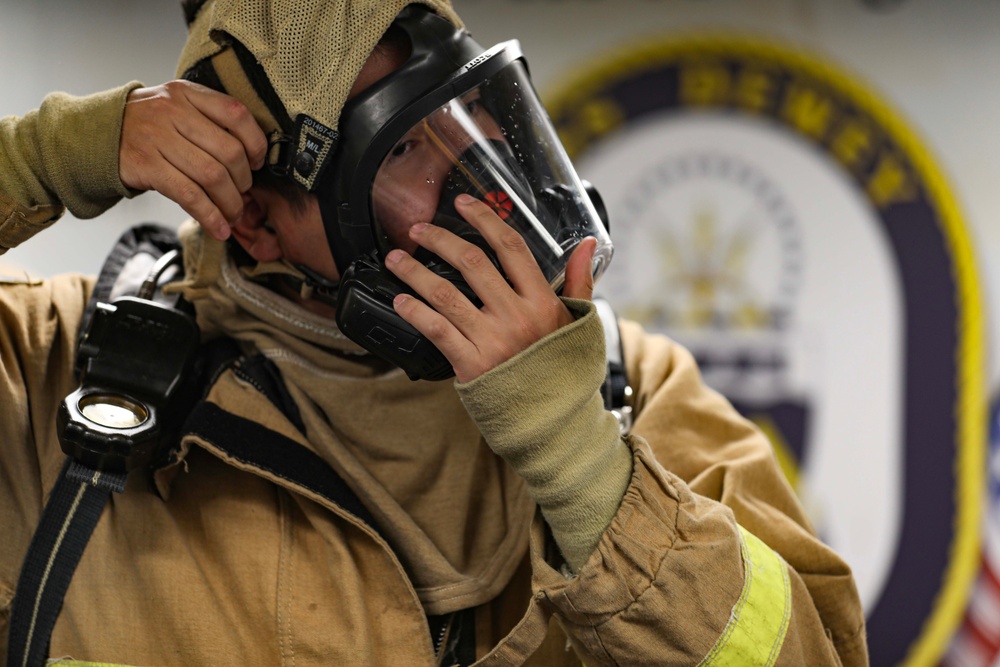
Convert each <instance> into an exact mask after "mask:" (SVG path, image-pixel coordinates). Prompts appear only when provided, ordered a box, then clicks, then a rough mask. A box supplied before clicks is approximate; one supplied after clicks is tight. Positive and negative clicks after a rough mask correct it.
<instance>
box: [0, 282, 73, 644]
mask: <svg viewBox="0 0 1000 667" xmlns="http://www.w3.org/2000/svg"><path fill="white" fill-rule="evenodd" d="M92 289H93V280H91V279H86V278H82V277H80V276H58V277H56V278H53V279H51V280H45V281H37V282H36V281H31V280H28V279H25V280H20V281H16V282H15V281H7V280H4V279H0V517H3V521H2V524H3V539H2V540H0V637H2V638H3V639H0V661H2V658H3V655H4V652H5V646H6V641H5V640H6V636H7V628H6V623H7V621H8V613H9V608H10V604H11V599H12V598H13V595H14V588H15V585H16V582H17V578H18V575H19V573H20V570H21V564H22V562H23V561H24V555H25V553H26V552H27V550H28V544H29V542H30V541H31V537H32V535H33V534H34V531H35V528H37V526H38V521H39V519H40V517H41V511H42V507H43V505H44V501H45V498H46V496H47V494H48V493H49V491H50V490H51V489H52V487H53V485H54V484H55V480H56V478H57V476H58V474H59V471H60V468H61V467H62V463H63V461H64V460H65V456H64V455H63V454H62V452H61V450H60V447H59V443H58V439H57V437H56V412H57V410H58V407H59V404H60V403H61V401H62V399H63V397H64V396H66V395H67V394H68V393H69V392H70V391H72V390H73V389H75V388H76V379H75V377H74V374H73V357H74V354H75V350H76V335H77V331H78V329H79V326H80V320H81V317H82V314H83V311H84V307H85V305H86V303H87V300H88V299H89V297H90V294H91V292H92Z"/></svg>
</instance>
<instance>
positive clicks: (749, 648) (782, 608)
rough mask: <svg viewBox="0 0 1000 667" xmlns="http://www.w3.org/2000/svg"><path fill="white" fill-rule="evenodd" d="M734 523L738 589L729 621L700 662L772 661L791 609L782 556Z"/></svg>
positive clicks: (713, 666)
mask: <svg viewBox="0 0 1000 667" xmlns="http://www.w3.org/2000/svg"><path fill="white" fill-rule="evenodd" d="M739 529H740V551H741V553H742V556H743V591H742V592H741V593H740V599H739V600H737V601H736V604H735V605H734V606H733V611H732V613H731V614H730V616H729V623H728V624H727V625H726V629H725V630H724V631H723V633H722V635H721V636H720V637H719V640H718V641H717V642H715V646H713V647H712V650H711V651H709V653H708V655H707V656H705V659H704V660H702V661H701V663H700V665H701V667H737V666H739V667H757V666H758V665H759V666H761V667H772V665H774V663H775V661H777V659H778V654H779V653H780V652H781V645H782V644H783V643H784V641H785V633H786V632H787V631H788V619H789V618H790V617H791V615H792V589H791V584H790V583H789V581H788V566H787V565H786V564H785V561H784V559H782V558H781V556H779V555H778V554H776V553H775V552H774V551H772V550H771V548H770V547H768V546H767V545H766V544H764V543H763V542H761V541H760V540H759V539H758V538H757V536H755V535H754V534H753V533H751V532H750V531H748V530H746V529H745V528H744V527H743V526H739Z"/></svg>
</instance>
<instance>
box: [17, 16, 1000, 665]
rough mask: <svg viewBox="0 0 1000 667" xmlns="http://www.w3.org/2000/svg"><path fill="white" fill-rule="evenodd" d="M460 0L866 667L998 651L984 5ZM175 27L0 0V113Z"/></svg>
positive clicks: (106, 229)
mask: <svg viewBox="0 0 1000 667" xmlns="http://www.w3.org/2000/svg"><path fill="white" fill-rule="evenodd" d="M455 2H456V7H457V9H458V10H459V12H460V14H461V15H462V16H463V18H464V19H465V21H466V23H467V25H468V27H469V28H470V30H471V31H472V33H473V35H474V36H475V37H477V38H478V40H479V41H480V43H482V44H483V45H485V46H489V45H492V44H494V43H496V42H499V41H503V40H507V39H514V38H516V39H518V40H520V42H521V45H522V47H523V49H524V52H525V54H526V56H527V59H528V62H529V65H530V70H531V73H532V76H533V78H534V81H535V85H536V87H537V89H538V90H539V93H540V95H541V96H542V99H543V101H544V102H545V103H546V105H547V106H548V108H549V111H550V115H551V116H552V118H553V120H554V122H555V123H556V126H557V128H558V129H559V131H560V133H561V135H562V137H563V141H564V143H565V145H566V147H567V149H568V151H569V152H570V154H571V156H572V157H573V158H574V160H575V162H576V164H577V167H578V170H579V171H580V173H581V175H582V176H583V177H584V178H586V179H588V180H590V181H591V182H592V183H593V184H594V185H595V186H596V188H597V189H598V191H599V192H600V193H601V195H602V197H603V199H604V203H605V204H606V206H607V209H608V212H609V217H610V221H611V236H612V239H613V240H614V242H615V247H616V256H615V260H614V261H613V262H612V265H611V268H610V269H609V270H608V272H607V274H606V275H605V277H604V278H603V279H602V281H601V282H600V283H599V285H598V291H599V292H603V294H604V295H605V296H607V297H609V298H610V299H611V300H612V303H613V304H614V305H615V307H616V308H617V310H618V312H619V313H620V314H621V315H623V316H626V317H629V318H632V319H637V320H639V321H641V322H643V323H644V324H645V325H646V326H647V327H649V328H651V329H654V330H657V331H662V332H664V333H666V334H668V335H670V336H672V337H674V338H676V339H678V340H680V341H682V342H683V343H684V344H686V345H688V346H689V347H690V348H691V349H692V350H693V351H694V353H695V354H696V356H697V357H698V359H699V361H700V363H701V364H702V368H703V372H704V374H705V377H706V380H707V381H708V382H709V383H710V384H712V385H713V386H714V387H715V388H717V389H719V390H720V391H722V392H723V393H725V394H726V395H727V396H728V397H729V398H730V399H731V400H732V401H733V403H734V404H735V405H736V406H737V407H738V408H739V409H740V410H741V411H743V412H744V414H745V415H746V416H747V417H748V418H750V419H753V420H754V421H755V422H756V423H757V424H759V425H760V426H761V428H763V429H764V431H765V432H766V433H767V434H768V435H769V436H770V438H771V440H772V443H773V444H774V447H775V453H776V456H777V457H778V459H779V462H780V463H781V464H782V466H783V469H784V470H785V472H786V475H787V476H788V478H789V480H790V481H791V482H792V484H793V485H794V486H795V488H796V490H797V491H798V492H799V495H800V497H801V498H802V501H803V504H804V506H805V507H806V509H807V511H808V513H809V515H810V518H811V519H812V521H813V523H814V525H815V528H816V530H817V531H818V532H819V533H820V534H821V536H823V538H824V539H825V540H826V541H827V542H828V543H830V544H831V545H832V546H833V547H834V548H836V549H837V550H838V551H839V552H840V553H841V554H842V555H843V556H844V557H845V558H846V559H847V560H848V561H849V563H850V564H851V566H852V568H853V569H854V572H855V575H856V578H857V581H858V587H859V591H860V593H861V596H862V600H863V602H864V604H865V609H866V614H867V616H868V622H869V627H868V633H869V645H870V650H871V656H872V664H873V665H937V664H943V665H970V666H971V665H991V664H1000V663H997V653H998V645H1000V583H998V579H997V577H996V576H995V574H994V572H998V571H1000V513H997V514H995V513H994V512H993V511H991V507H992V505H993V504H995V503H996V498H997V495H998V492H997V485H996V484H995V482H994V480H993V477H992V476H991V474H990V470H991V467H992V468H996V470H997V473H998V475H1000V462H998V463H992V461H993V456H992V445H993V441H994V440H995V439H996V434H995V433H993V431H994V430H995V429H992V428H991V424H993V423H994V422H995V421H996V415H995V406H994V401H993V397H994V394H995V390H996V388H997V384H998V380H1000V379H998V377H997V374H998V370H1000V369H998V368H997V364H996V363H995V361H994V360H995V359H996V358H997V355H996V351H997V348H998V345H1000V338H998V336H997V335H996V332H997V317H998V313H1000V308H998V305H1000V304H998V303H997V302H996V300H997V298H1000V284H998V281H1000V273H998V271H1000V224H997V223H996V222H995V218H996V216H997V215H998V213H1000V187H997V184H998V183H1000V160H998V159H996V158H995V156H996V155H998V154H1000V86H998V85H997V83H996V82H997V81H1000V42H998V41H997V40H996V39H995V35H996V30H997V28H998V26H1000V3H998V2H996V1H995V0H963V2H960V3H958V2H947V1H946V0H881V1H879V0H867V1H862V0H838V1H837V2H832V1H827V0H455ZM184 38H185V29H184V23H183V18H182V15H181V11H180V7H179V3H178V2H174V1H173V0H155V1H153V0H142V2H139V0H90V1H89V2H87V3H78V2H70V1H68V0H59V1H57V0H34V1H33V2H30V3H29V2H15V1H14V0H0V58H2V60H3V62H4V65H3V66H2V72H3V75H2V77H3V83H4V86H3V89H4V94H3V95H2V96H0V115H8V114H14V115H21V114H24V113H25V112H27V111H29V110H31V109H33V108H35V107H37V106H38V104H39V103H40V101H41V100H42V98H43V97H44V96H45V94H47V93H48V92H50V91H53V90H62V91H67V92H70V93H75V94H86V93H90V92H95V91H99V90H103V89H106V88H110V87H112V86H116V85H120V84H122V83H124V82H127V81H130V80H140V81H143V82H144V83H146V84H156V83H161V82H163V81H166V80H169V79H171V78H173V76H174V67H175V64H176V61H177V55H178V54H179V52H180V48H181V45H182V44H183V41H184ZM184 217H185V216H184V214H183V212H182V211H181V210H180V209H179V208H178V207H176V206H174V205H172V204H171V203H169V202H167V201H165V200H164V199H162V198H161V197H159V196H158V195H156V194H155V193H148V194H145V195H142V196H140V197H137V198H136V199H134V200H131V201H126V202H123V203H121V204H120V205H118V206H117V207H115V208H114V209H112V210H111V211H110V212H108V213H107V214H105V215H103V216H101V217H100V218H98V219H96V220H85V221H78V220H74V219H72V218H70V217H67V218H66V219H64V220H63V221H61V222H60V223H59V224H58V225H57V226H56V227H54V228H53V229H51V230H49V231H46V232H44V233H42V234H41V235H40V236H38V237H36V238H34V239H33V240H32V241H31V242H29V243H27V244H25V245H24V246H22V247H20V248H16V249H14V250H12V251H11V252H9V253H7V254H6V255H4V256H3V257H2V258H0V264H2V265H3V272H5V273H8V274H10V273H17V272H28V273H31V274H34V275H52V274H55V273H58V272H65V271H81V272H88V273H93V272H96V271H97V270H99V268H100V265H101V262H102V260H103V258H104V256H105V254H106V253H107V251H108V249H109V248H110V246H111V245H112V244H113V242H114V240H115V239H116V238H117V237H118V235H119V234H120V233H121V232H122V231H123V230H124V229H125V228H126V227H128V226H131V225H133V224H136V223H139V222H146V221H155V222H160V223H162V224H166V225H170V226H176V225H177V224H179V223H180V222H181V221H182V220H183V219H184ZM994 526H998V527H997V528H994ZM994 531H996V536H995V535H994Z"/></svg>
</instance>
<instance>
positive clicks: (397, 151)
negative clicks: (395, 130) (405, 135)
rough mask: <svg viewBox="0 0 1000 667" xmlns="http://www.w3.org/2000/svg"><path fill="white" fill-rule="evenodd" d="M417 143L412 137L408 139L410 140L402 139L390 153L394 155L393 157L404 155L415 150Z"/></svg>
mask: <svg viewBox="0 0 1000 667" xmlns="http://www.w3.org/2000/svg"><path fill="white" fill-rule="evenodd" d="M415 143H416V142H415V141H413V140H412V139H408V140H405V141H400V142H399V143H398V144H396V145H395V146H394V147H393V149H392V151H391V153H390V155H392V157H400V156H402V155H406V154H407V153H409V152H410V151H411V150H413V146H414V144H415Z"/></svg>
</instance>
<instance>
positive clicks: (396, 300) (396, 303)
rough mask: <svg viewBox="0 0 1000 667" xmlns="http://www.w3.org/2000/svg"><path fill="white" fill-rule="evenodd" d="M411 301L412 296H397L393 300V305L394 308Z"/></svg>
mask: <svg viewBox="0 0 1000 667" xmlns="http://www.w3.org/2000/svg"><path fill="white" fill-rule="evenodd" d="M409 300H410V295H409V294H397V295H396V296H395V297H394V298H393V300H392V305H393V306H402V305H403V304H404V303H406V302H407V301H409Z"/></svg>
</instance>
